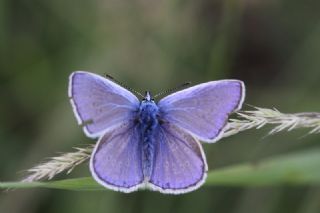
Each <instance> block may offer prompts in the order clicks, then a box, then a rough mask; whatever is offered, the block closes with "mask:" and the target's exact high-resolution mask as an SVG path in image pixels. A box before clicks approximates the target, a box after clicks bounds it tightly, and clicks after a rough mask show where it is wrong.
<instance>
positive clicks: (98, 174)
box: [90, 122, 145, 192]
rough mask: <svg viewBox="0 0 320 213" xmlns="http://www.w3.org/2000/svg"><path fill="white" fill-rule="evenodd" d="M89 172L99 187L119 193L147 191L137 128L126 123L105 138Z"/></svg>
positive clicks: (103, 137)
mask: <svg viewBox="0 0 320 213" xmlns="http://www.w3.org/2000/svg"><path fill="white" fill-rule="evenodd" d="M90 171H91V173H92V176H93V177H94V179H95V180H96V181H97V182H98V183H100V184H101V185H103V186H105V187H107V188H110V189H113V190H116V191H121V192H132V191H135V190H137V189H138V188H140V187H144V186H145V183H144V176H143V169H142V147H141V143H140V134H139V130H138V128H137V125H134V124H133V123H131V122H130V123H125V124H123V125H120V126H119V127H117V128H115V129H113V130H111V131H109V132H107V133H106V134H105V135H104V136H102V137H101V138H100V139H99V141H98V143H97V145H96V146H95V148H94V151H93V153H92V155H91V158H90Z"/></svg>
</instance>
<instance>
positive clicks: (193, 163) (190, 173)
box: [149, 124, 208, 194]
mask: <svg viewBox="0 0 320 213" xmlns="http://www.w3.org/2000/svg"><path fill="white" fill-rule="evenodd" d="M156 141H157V145H156V148H155V159H154V167H153V171H152V175H151V177H150V180H149V181H150V183H149V184H150V187H151V188H152V189H153V190H157V191H160V192H162V193H171V194H180V193H185V192H189V191H192V190H195V189H196V188H198V187H200V186H201V185H202V184H203V182H204V179H205V178H206V172H207V169H208V168H207V163H206V159H205V155H204V153H203V150H202V147H201V145H200V143H199V142H198V141H197V140H196V139H195V138H194V137H193V136H191V135H190V134H189V133H187V132H185V131H183V130H181V129H180V128H178V127H176V126H174V125H171V124H164V125H162V126H161V127H159V129H158V130H157V136H156Z"/></svg>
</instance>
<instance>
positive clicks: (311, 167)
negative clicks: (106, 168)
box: [0, 150, 320, 190]
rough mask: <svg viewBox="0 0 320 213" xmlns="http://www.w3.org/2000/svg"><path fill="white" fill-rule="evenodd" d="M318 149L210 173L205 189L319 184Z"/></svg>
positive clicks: (75, 183) (78, 181) (82, 183)
mask: <svg viewBox="0 0 320 213" xmlns="http://www.w3.org/2000/svg"><path fill="white" fill-rule="evenodd" d="M319 168H320V150H313V151H305V152H300V153H295V154H290V155H286V156H282V157H274V158H269V159H265V160H261V161H259V162H255V163H246V164H241V165H235V166H230V167H225V168H222V169H216V170H214V171H211V172H209V174H208V178H207V181H206V183H205V186H271V185H280V184H291V185H305V184H319V185H320V169H319ZM0 188H2V189H8V188H9V189H23V188H54V189H66V190H104V188H103V187H101V186H100V185H99V184H97V183H96V182H95V181H94V180H93V179H92V178H91V177H84V178H75V179H66V180H59V181H47V182H33V183H23V182H0Z"/></svg>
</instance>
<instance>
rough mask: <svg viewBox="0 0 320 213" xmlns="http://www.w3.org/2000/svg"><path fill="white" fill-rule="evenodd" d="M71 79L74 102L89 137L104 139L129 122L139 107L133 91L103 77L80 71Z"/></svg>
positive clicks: (79, 120) (80, 122)
mask: <svg viewBox="0 0 320 213" xmlns="http://www.w3.org/2000/svg"><path fill="white" fill-rule="evenodd" d="M69 79H70V81H69V97H70V101H71V104H72V107H73V110H74V113H75V115H76V118H77V120H78V123H79V124H80V125H83V129H84V132H85V134H86V135H87V136H88V137H92V138H96V137H100V136H101V135H102V134H103V133H104V132H106V131H107V130H108V129H111V128H113V127H115V126H117V125H119V124H121V123H123V122H127V121H128V120H130V119H132V117H133V114H134V112H135V111H136V110H137V108H138V107H139V100H138V99H137V97H136V96H135V95H133V94H132V93H131V92H130V91H128V90H126V89H125V88H123V87H121V86H119V85H117V84H116V83H114V82H112V81H110V80H108V79H106V78H103V77H101V76H99V75H96V74H93V73H89V72H84V71H76V72H73V73H72V74H71V75H70V78H69Z"/></svg>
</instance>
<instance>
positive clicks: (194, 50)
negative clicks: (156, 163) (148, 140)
mask: <svg viewBox="0 0 320 213" xmlns="http://www.w3.org/2000/svg"><path fill="white" fill-rule="evenodd" d="M319 11H320V1H316V0H304V1H302V0H269V1H263V0H238V1H236V0H224V1H222V0H200V1H181V0H159V1H155V0H121V1H119V0H118V1H117V0H105V1H98V0H93V1H62V0H55V1H53V0H48V1H40V0H31V1H27V0H13V1H12V0H11V1H10V0H2V1H0V97H1V103H0V147H1V148H0V181H10V180H19V178H21V177H23V173H20V172H19V171H23V170H25V169H27V168H30V167H32V166H33V165H34V164H36V163H39V162H40V161H41V160H43V159H44V158H46V157H49V156H55V155H56V154H57V152H68V151H71V150H72V147H73V146H85V145H86V144H90V143H94V142H95V141H93V140H90V139H88V138H86V137H85V136H84V134H83V132H82V130H81V128H80V127H78V126H77V124H76V120H75V118H74V116H73V112H72V110H71V107H70V104H69V100H68V97H67V85H68V76H69V74H70V73H71V72H72V71H75V70H88V71H92V72H95V73H100V74H104V73H108V74H110V75H112V76H114V77H115V78H116V79H119V80H120V81H122V82H125V83H126V84H127V85H129V86H130V87H133V88H135V89H137V90H141V91H144V90H146V89H150V90H151V91H153V92H154V93H156V92H159V91H163V90H165V89H168V88H172V87H175V86H176V85H179V84H180V83H182V82H185V81H192V82H193V83H194V84H196V83H200V82H205V81H209V80H215V79H223V78H238V79H241V80H244V81H245V83H246V85H247V98H246V103H248V104H253V105H256V106H261V107H270V108H271V107H276V108H277V109H279V110H280V111H283V112H300V111H320V100H319V91H320V83H319V82H320V60H319V59H320V58H319V57H320V13H319ZM267 131H268V128H264V129H263V130H252V131H247V132H244V133H241V134H238V135H235V136H233V137H230V138H226V139H223V140H221V141H219V142H218V143H216V144H210V145H208V144H206V145H204V148H205V152H206V154H207V159H208V164H209V168H210V170H213V169H216V168H222V167H224V166H228V165H234V164H237V163H241V162H251V161H255V160H258V159H263V158H265V157H272V156H281V155H283V154H286V153H294V152H298V151H301V150H307V149H317V148H319V147H320V141H319V139H320V136H319V135H310V136H307V137H304V138H301V136H303V135H305V134H306V131H305V130H296V131H294V132H290V133H287V132H282V133H279V134H277V135H274V136H270V137H267V138H264V139H262V138H263V136H265V135H266V133H267ZM319 169H320V168H319ZM88 175H89V171H88V165H87V164H85V165H82V166H80V167H79V168H77V169H76V170H75V171H74V172H73V173H71V175H69V176H66V175H60V176H59V177H58V178H57V179H59V178H60V179H63V178H66V177H81V176H88ZM0 212H1V213H2V212H3V213H20V212H24V213H38V212H39V213H40V212H46V213H51V212H59V213H69V212H78V213H84V212H95V213H100V212H101V213H102V212H103V213H106V212H139V213H140V212H154V213H156V212H181V213H182V212H225V213H229V212H230V213H247V212H257V213H265V212H279V213H283V212H290V213H313V212H320V187H316V186H296V187H295V186H275V187H255V188H254V187H250V188H245V187H241V186H239V187H224V186H219V187H209V186H204V187H202V188H200V189H199V190H197V191H195V192H192V193H189V194H185V195H181V196H171V195H162V194H160V193H156V192H148V191H142V192H136V193H132V194H122V193H117V192H113V191H106V192H70V191H62V190H45V189H43V190H40V189H36V190H16V191H10V192H3V193H1V194H0Z"/></svg>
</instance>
